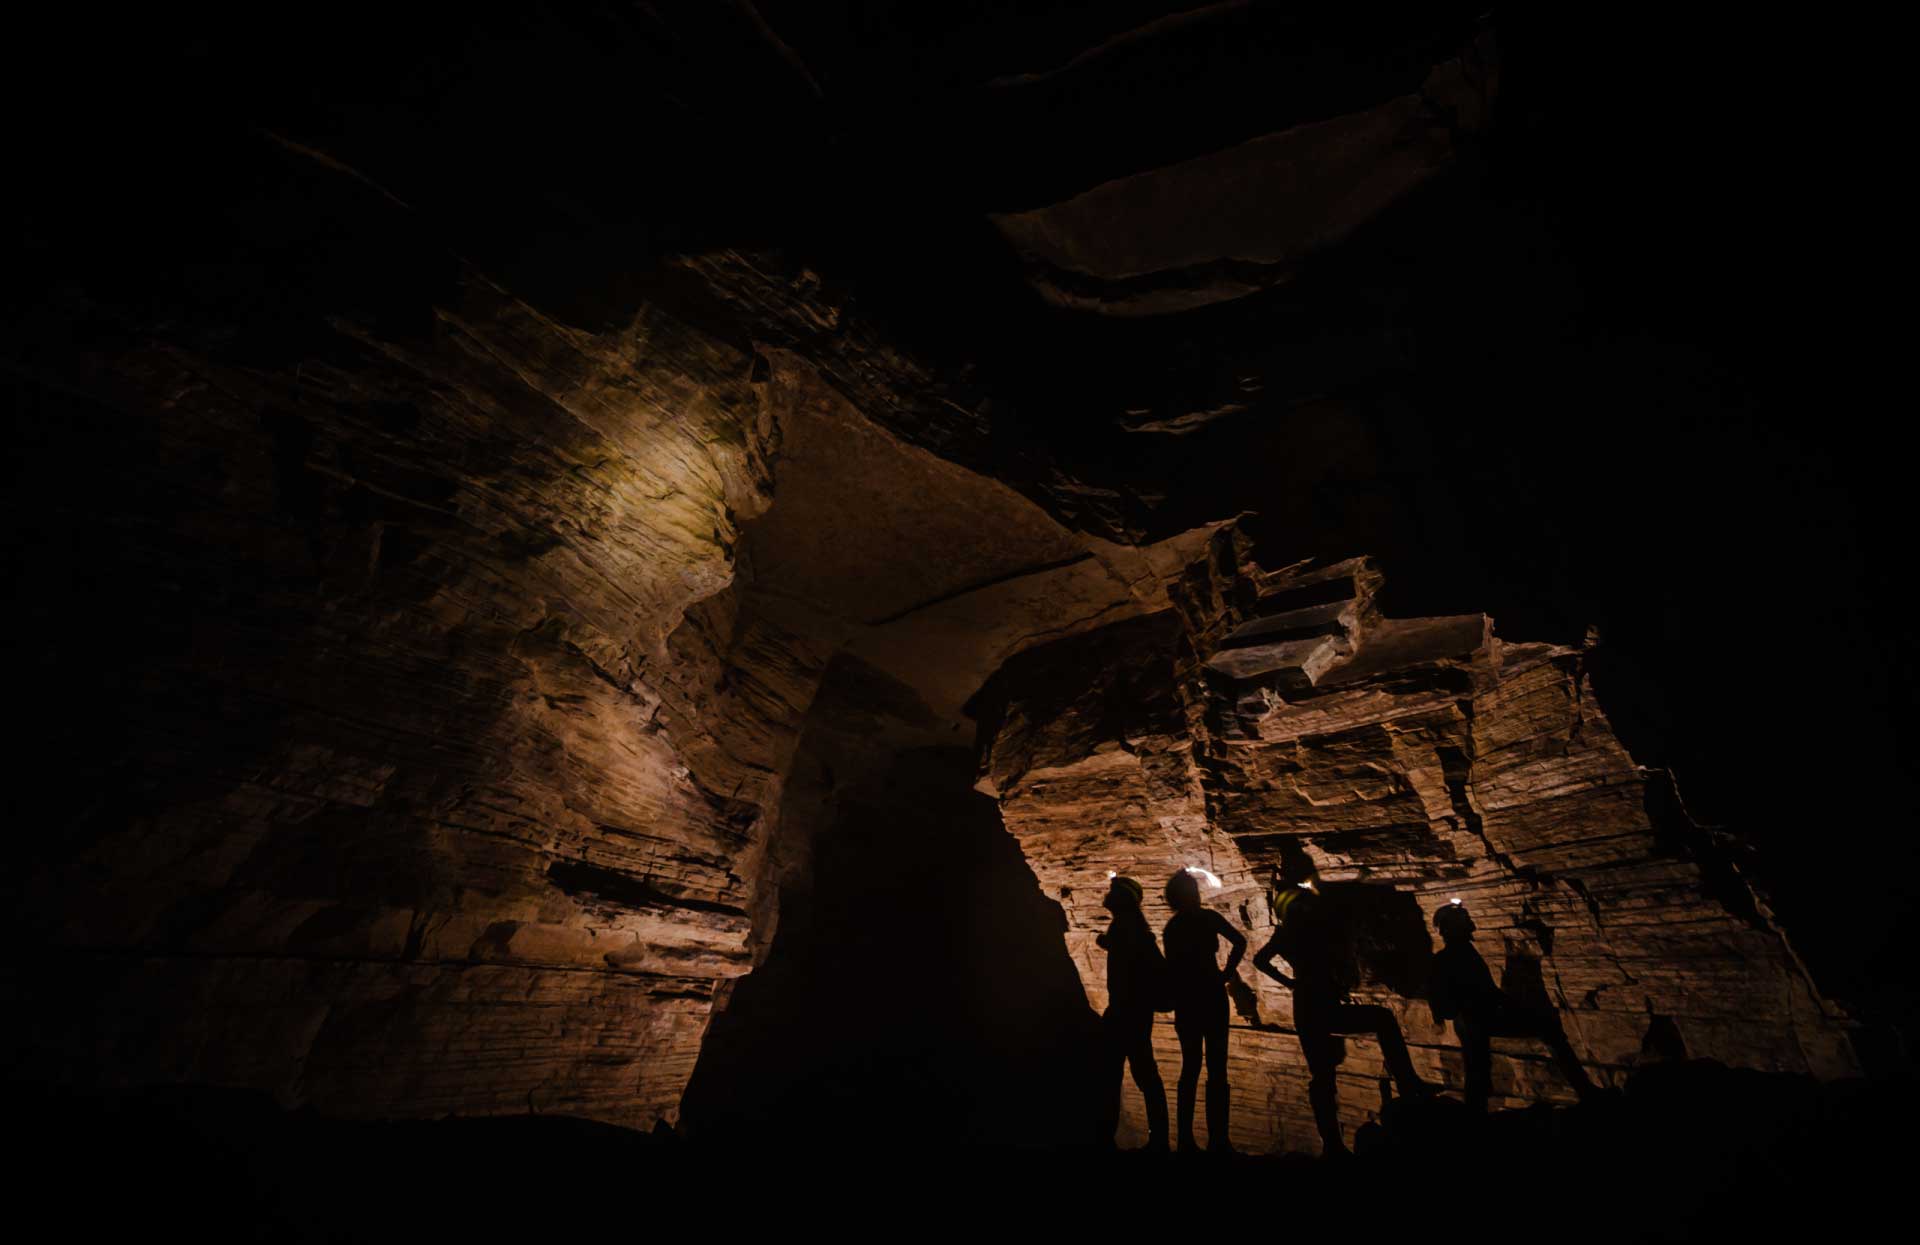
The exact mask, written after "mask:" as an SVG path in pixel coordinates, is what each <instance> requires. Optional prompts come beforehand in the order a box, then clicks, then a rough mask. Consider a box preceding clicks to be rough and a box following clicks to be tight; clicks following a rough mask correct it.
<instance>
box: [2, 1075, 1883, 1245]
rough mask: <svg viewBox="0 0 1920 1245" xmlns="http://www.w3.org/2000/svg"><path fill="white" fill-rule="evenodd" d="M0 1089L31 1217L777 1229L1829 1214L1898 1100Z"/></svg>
mask: <svg viewBox="0 0 1920 1245" xmlns="http://www.w3.org/2000/svg"><path fill="white" fill-rule="evenodd" d="M12 1088H13V1090H14V1094H13V1100H14V1105H15V1111H14V1120H15V1124H16V1127H15V1130H14V1140H15V1145H16V1151H15V1152H16V1155H17V1156H18V1157H16V1158H15V1159H14V1160H13V1161H12V1163H10V1164H9V1167H10V1168H11V1172H12V1175H13V1176H14V1177H15V1179H16V1180H17V1184H16V1186H15V1188H16V1193H15V1196H14V1197H13V1198H12V1199H11V1201H12V1202H13V1205H14V1208H15V1210H16V1213H19V1212H25V1217H26V1221H27V1222H28V1223H33V1222H34V1221H35V1220H38V1221H40V1222H41V1223H43V1224H44V1225H45V1226H47V1227H58V1228H60V1229H61V1230H63V1231H65V1232H68V1233H78V1234H79V1235H80V1237H81V1238H82V1239H101V1238H102V1237H103V1236H104V1234H105V1233H107V1232H125V1231H142V1232H153V1231H165V1232H168V1233H191V1234H192V1236H193V1237H194V1238H195V1239H200V1240H250V1239H251V1240H275V1241H290V1240H291V1241H303V1240H397V1239H403V1238H404V1239H419V1238H420V1237H421V1236H422V1235H424V1234H432V1235H433V1236H436V1237H439V1238H441V1239H460V1238H470V1239H476V1240H504V1239H508V1238H509V1237H524V1236H531V1235H537V1236H539V1237H542V1238H547V1239H566V1238H571V1237H581V1236H594V1237H600V1236H606V1235H611V1234H620V1235H629V1234H640V1233H645V1234H657V1233H660V1232H663V1231H671V1232H678V1231H683V1230H699V1231H724V1232H727V1233H728V1234H732V1233H736V1232H749V1231H764V1230H775V1231H781V1230H795V1229H800V1230H807V1231H815V1230H819V1231H828V1232H831V1233H833V1234H834V1236H836V1237H840V1236H851V1237H855V1238H859V1239H865V1238H869V1237H900V1236H909V1235H918V1234H920V1233H923V1232H931V1233H934V1234H935V1235H937V1236H941V1237H945V1236H948V1235H951V1234H954V1233H955V1232H957V1231H967V1230H993V1231H1006V1230H1013V1231H1019V1232H1021V1233H1022V1234H1023V1235H1024V1234H1025V1233H1026V1232H1029V1231H1034V1230H1047V1231H1071V1230H1074V1229H1079V1230H1081V1231H1086V1230H1089V1229H1091V1230H1095V1231H1113V1232H1114V1233H1115V1234H1116V1235H1121V1234H1124V1235H1126V1236H1131V1237H1145V1236H1150V1235H1158V1234H1160V1233H1161V1232H1166V1233H1169V1234H1173V1235H1184V1234H1199V1233H1205V1234H1208V1235H1213V1234H1217V1233H1219V1232H1221V1231H1230V1232H1234V1233H1236V1234H1238V1233H1239V1232H1241V1231H1244V1230H1249V1229H1250V1230H1253V1231H1269V1232H1279V1233H1282V1234H1287V1233H1300V1232H1314V1233H1316V1234H1325V1235H1326V1236H1329V1237H1331V1238H1336V1239H1340V1240H1370V1239H1376V1238H1377V1239H1387V1238H1398V1239H1405V1238H1408V1237H1411V1238H1412V1239H1417V1240H1438V1239H1454V1238H1457V1237H1461V1236H1466V1235H1488V1236H1509V1237H1510V1236H1523V1237H1525V1238H1529V1239H1551V1240H1556V1241H1558V1240H1607V1241H1619V1240H1649V1239H1652V1240H1690V1239H1733V1238H1736V1237H1742V1238H1747V1239H1752V1240H1771V1239H1783V1238H1784V1237H1785V1236H1786V1235H1787V1234H1788V1233H1789V1232H1795V1233H1799V1232H1804V1231H1806V1230H1809V1229H1812V1228H1819V1229H1821V1230H1823V1231H1827V1232H1831V1231H1833V1230H1835V1229H1838V1230H1842V1231H1845V1230H1847V1225H1848V1224H1852V1223H1866V1222H1870V1221H1871V1217H1872V1216H1874V1215H1876V1214H1878V1213H1880V1211H1881V1210H1882V1208H1883V1207H1884V1206H1886V1205H1887V1204H1890V1203H1891V1201H1892V1198H1893V1190H1894V1189H1895V1188H1896V1187H1897V1186H1896V1185H1895V1183H1894V1180H1895V1178H1896V1169H1899V1170H1900V1171H1901V1172H1902V1173H1903V1172H1904V1169H1905V1168H1906V1167H1907V1166H1908V1160H1909V1158H1910V1156H1911V1152H1912V1149H1913V1147H1912V1141H1911V1133H1910V1121H1911V1120H1912V1119H1913V1107H1914V1105H1915V1098H1916V1095H1915V1093H1914V1092H1913V1089H1912V1087H1909V1086H1887V1085H1877V1084H1876V1085H1869V1084H1866V1083H1863V1082H1852V1083H1846V1084H1840V1085H1828V1086H1816V1085H1814V1084H1812V1083H1811V1082H1806V1081H1799V1080H1791V1079H1788V1078H1777V1077H1767V1076H1764V1075H1761V1074H1757V1073H1744V1072H1730V1071H1728V1070H1726V1069H1723V1068H1719V1067H1718V1066H1717V1065H1715V1066H1712V1067H1706V1068H1701V1067H1691V1068H1669V1069H1665V1070H1663V1072H1662V1074H1661V1075H1660V1076H1657V1077H1650V1076H1642V1077H1639V1078H1636V1081H1635V1082H1634V1083H1633V1084H1632V1085H1631V1087H1630V1088H1629V1090H1628V1092H1627V1093H1626V1094H1624V1095H1620V1096H1616V1097H1614V1098H1611V1099H1609V1100H1607V1101H1605V1102H1603V1103H1601V1104H1598V1105H1595V1106H1586V1107H1577V1108H1563V1109H1552V1108H1547V1107H1544V1106H1543V1107H1536V1108H1534V1109H1531V1110H1528V1111H1517V1112H1507V1113H1502V1114H1499V1115H1496V1116H1493V1117H1490V1118H1489V1119H1488V1120H1486V1121H1484V1122H1480V1123H1477V1124H1476V1123H1473V1122H1470V1121H1467V1120H1465V1119H1464V1118H1463V1116H1462V1114H1461V1113H1460V1111H1459V1109H1458V1108H1457V1106H1456V1105H1455V1104H1453V1103H1451V1102H1450V1101H1447V1100H1441V1102H1440V1103H1439V1105H1438V1106H1437V1107H1435V1108H1431V1109H1422V1110H1420V1111H1418V1112H1408V1113H1406V1114H1404V1115H1402V1116H1399V1117H1394V1116H1389V1118H1388V1120H1387V1121H1386V1123H1387V1124H1388V1125H1389V1127H1388V1128H1387V1129H1384V1130H1381V1131H1380V1132H1378V1133H1375V1134H1374V1135H1373V1136H1372V1137H1371V1138H1369V1139H1368V1140H1369V1141H1371V1143H1372V1148H1371V1150H1370V1152H1363V1153H1362V1154H1361V1155H1360V1156H1359V1157H1357V1158H1354V1159H1350V1160H1345V1161H1339V1162H1327V1161H1322V1160H1319V1159H1315V1158H1309V1157H1306V1156H1303V1155H1267V1156H1252V1155H1234V1156H1208V1155H1204V1154H1202V1155H1194V1156H1180V1155H1170V1156H1160V1155H1148V1154H1141V1153H1127V1152H1118V1153H1116V1152H1111V1151H1106V1152H1103V1151H1100V1150H1094V1149H1089V1150H1079V1151H1065V1152H1062V1151H1034V1150H1017V1149H1004V1150H996V1149H986V1148H977V1147H975V1148H941V1147H937V1146H930V1145H926V1144H920V1143H914V1142H911V1141H904V1140H902V1139H898V1138H886V1137H869V1138H866V1139H864V1141H862V1140H861V1139H859V1138H857V1136H856V1135H852V1134H841V1135H839V1136H836V1137H834V1138H833V1139H832V1141H831V1143H827V1142H825V1141H824V1140H823V1144H821V1145H819V1146H814V1147H807V1148H804V1149H797V1148H782V1149H779V1150H768V1149H764V1148H758V1149H757V1148H754V1147H750V1146H726V1145H720V1144H714V1143H706V1142H687V1141H683V1140H681V1139H679V1138H677V1137H673V1136H671V1135H669V1134H666V1133H664V1132H662V1133H659V1134H656V1135H647V1134H641V1133H636V1132H631V1131H628V1130H625V1129H620V1128H615V1127H611V1126H608V1125H603V1124H597V1123H593V1122H590V1121H585V1120H580V1119H573V1118H568V1117H564V1116H538V1117H535V1116H519V1117H494V1118H485V1119H447V1120H438V1121H406V1122H371V1121H349V1120H337V1119H328V1118H324V1117H321V1116H318V1115H315V1114H313V1113H311V1112H307V1111H296V1112H287V1111H283V1110H281V1109H279V1108H278V1107H276V1106H274V1105H273V1104H272V1103H271V1102H270V1101H269V1100H268V1099H266V1098H265V1097H264V1096H260V1095H254V1094H250V1093H240V1092H232V1091H214V1090H200V1089H142V1090H133V1091H125V1092H121V1093H118V1094H114V1095H110V1096H100V1095H91V1096H86V1097H78V1096H73V1095H68V1094H63V1093H59V1092H55V1091H50V1090H47V1089H45V1088H43V1087H38V1086H21V1085H15V1086H13V1087H12ZM823 1137H824V1134H823ZM1363 1144H1364V1143H1363ZM16 1222H19V1220H18V1219H16ZM1108 1225H1112V1226H1111V1227H1109V1226H1108Z"/></svg>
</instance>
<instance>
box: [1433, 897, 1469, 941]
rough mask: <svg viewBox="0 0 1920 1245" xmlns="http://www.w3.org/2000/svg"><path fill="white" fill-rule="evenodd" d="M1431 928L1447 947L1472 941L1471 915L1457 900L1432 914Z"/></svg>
mask: <svg viewBox="0 0 1920 1245" xmlns="http://www.w3.org/2000/svg"><path fill="white" fill-rule="evenodd" d="M1433 927H1434V928H1435V929H1437V930H1439V931H1440V937H1442V938H1444V939H1445V940H1446V941H1447V943H1448V944H1449V945H1451V944H1453V943H1456V942H1472V941H1473V931H1474V924H1473V914H1472V913H1470V912H1468V911H1467V910H1466V908H1465V907H1464V906H1463V905H1462V904H1461V903H1460V901H1459V900H1458V899H1456V900H1454V901H1453V902H1452V903H1449V904H1448V905H1447V906H1446V907H1444V908H1442V909H1440V911H1438V912H1436V913H1434V914H1433Z"/></svg>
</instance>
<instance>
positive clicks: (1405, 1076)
mask: <svg viewBox="0 0 1920 1245" xmlns="http://www.w3.org/2000/svg"><path fill="white" fill-rule="evenodd" d="M1274 918H1275V919H1276V920H1277V921H1278V922H1279V924H1278V926H1277V927H1276V928H1275V929H1274V931H1273V937H1272V938H1270V939H1268V940H1267V945H1266V946H1264V947H1262V948H1260V950H1259V951H1258V952H1257V953H1256V954H1255V955H1254V957H1253V966H1254V967H1255V968H1257V969H1259V970H1260V971H1261V972H1263V973H1265V974H1266V975H1267V976H1269V977H1271V978H1273V979H1274V980H1275V981H1277V982H1279V983H1280V984H1281V985H1283V986H1285V987H1286V988H1287V989H1289V990H1291V991H1293V1028H1294V1032H1295V1033H1296V1034H1297V1035H1298V1036H1299V1038H1300V1052H1301V1054H1303V1055H1305V1056H1306V1059H1307V1072H1308V1076H1309V1079H1308V1081H1307V1101H1308V1102H1309V1103H1311V1104H1312V1106H1313V1122H1314V1124H1315V1125H1317V1126H1318V1127H1319V1129H1320V1145H1321V1151H1322V1153H1324V1154H1327V1155H1329V1156H1333V1155H1344V1154H1347V1153H1350V1152H1349V1151H1348V1149H1347V1143H1346V1141H1345V1139H1343V1138H1342V1137H1341V1135H1340V1098H1339V1094H1340V1090H1339V1085H1338V1083H1337V1081H1336V1080H1335V1077H1336V1075H1337V1072H1338V1069H1339V1067H1340V1061H1341V1060H1342V1059H1343V1058H1345V1056H1346V1048H1345V1045H1344V1044H1343V1043H1342V1042H1341V1040H1340V1038H1339V1035H1340V1034H1343V1033H1364V1034H1368V1035H1370V1036H1371V1037H1372V1038H1373V1039H1374V1040H1375V1041H1377V1042H1379V1043H1380V1053H1381V1054H1382V1055H1383V1056H1385V1058H1386V1062H1387V1071H1389V1072H1391V1073H1392V1074H1393V1079H1394V1082H1395V1083H1396V1084H1397V1085H1399V1087H1400V1093H1401V1096H1402V1097H1406V1098H1425V1097H1428V1096H1430V1095H1432V1093H1433V1092H1434V1091H1433V1086H1431V1085H1428V1084H1427V1083H1426V1082H1425V1081H1422V1080H1421V1079H1420V1077H1419V1074H1418V1073H1416V1072H1415V1071H1414V1070H1413V1061H1412V1060H1411V1059H1410V1058H1408V1057H1407V1042H1406V1039H1405V1038H1404V1037H1402V1036H1401V1034H1400V1022H1399V1021H1397V1020H1395V1019H1394V1018H1393V1013H1392V1012H1390V1011H1388V1010H1387V1009H1386V1008H1384V1007H1379V1006H1375V1005H1371V1004H1359V1003H1350V1002H1348V1001H1347V977H1348V972H1347V968H1346V962H1347V960H1348V959H1349V958H1350V957H1349V956H1348V955H1347V954H1346V951H1347V948H1346V940H1345V939H1344V938H1343V937H1342V931H1341V929H1340V927H1339V923H1338V922H1337V921H1336V920H1335V918H1334V916H1333V914H1332V913H1331V912H1329V911H1328V910H1327V908H1326V901H1325V900H1324V899H1322V898H1321V897H1320V895H1319V893H1318V889H1317V883H1315V882H1314V880H1313V878H1312V877H1311V876H1308V877H1306V878H1303V879H1301V880H1300V881H1297V882H1293V883H1286V884H1283V885H1282V887H1281V889H1280V891H1279V893H1278V895H1277V896H1276V897H1275V900H1274ZM1275 955H1279V956H1281V957H1282V958H1284V959H1285V960H1286V962H1287V964H1288V966H1289V967H1291V968H1292V969H1293V976H1292V977H1288V976H1287V975H1286V974H1285V973H1283V972H1281V971H1280V970H1279V969H1277V968H1275V967H1274V965H1273V957H1274V956H1275Z"/></svg>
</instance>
